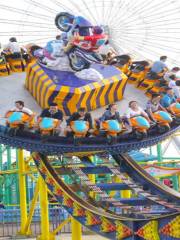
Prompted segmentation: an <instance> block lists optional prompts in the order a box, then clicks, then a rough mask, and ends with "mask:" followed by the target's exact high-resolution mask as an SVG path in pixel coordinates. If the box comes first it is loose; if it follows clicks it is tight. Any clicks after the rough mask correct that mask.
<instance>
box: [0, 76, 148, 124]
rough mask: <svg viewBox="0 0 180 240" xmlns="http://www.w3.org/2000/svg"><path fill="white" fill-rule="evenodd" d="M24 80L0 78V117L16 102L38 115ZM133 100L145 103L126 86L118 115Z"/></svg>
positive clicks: (140, 95) (95, 114) (97, 114)
mask: <svg viewBox="0 0 180 240" xmlns="http://www.w3.org/2000/svg"><path fill="white" fill-rule="evenodd" d="M25 78H26V75H25V73H13V74H12V75H10V76H7V77H0V86H1V87H0V116H3V115H4V113H5V112H6V110H7V109H10V108H12V107H13V106H14V101H16V100H23V101H24V102H25V104H26V106H27V107H29V108H30V109H32V110H33V111H35V112H36V113H40V111H41V108H40V107H39V105H38V104H37V103H36V101H35V100H34V98H33V97H32V96H31V94H30V93H29V92H28V91H27V90H26V89H25V87H24V83H25ZM134 99H136V100H137V101H138V102H139V103H140V104H141V105H142V106H144V104H145V102H146V101H145V97H144V93H143V92H142V91H140V90H138V89H136V88H134V86H133V85H129V84H128V85H127V87H126V90H125V95H124V99H123V100H122V101H120V102H118V106H119V111H120V114H122V113H124V112H125V111H126V109H127V107H128V102H129V101H131V100H134ZM104 109H105V108H100V109H97V110H95V111H93V112H92V116H93V117H96V118H97V117H98V116H100V115H101V114H102V111H104ZM1 121H2V120H1ZM1 121H0V122H1Z"/></svg>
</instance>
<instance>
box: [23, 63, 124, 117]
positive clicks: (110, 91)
mask: <svg viewBox="0 0 180 240" xmlns="http://www.w3.org/2000/svg"><path fill="white" fill-rule="evenodd" d="M91 67H92V68H94V69H95V70H96V71H98V72H99V73H100V74H101V75H102V76H103V79H102V80H98V81H94V80H87V79H82V78H78V77H77V76H76V75H75V74H74V73H73V72H66V71H59V70H51V69H49V68H46V67H44V66H40V65H39V64H38V63H37V62H33V63H30V64H29V65H28V68H27V77H26V88H27V89H28V91H29V92H30V93H31V94H32V96H33V97H34V98H35V100H36V101H37V102H38V104H39V105H40V106H41V107H42V108H47V107H48V106H49V104H50V103H51V102H55V103H57V104H58V107H59V109H61V110H62V111H63V112H64V113H65V114H66V115H70V114H72V113H73V112H75V111H76V110H77V109H78V108H79V107H85V108H86V109H87V111H91V110H94V109H96V108H99V107H103V106H105V105H108V104H110V103H113V102H116V101H119V100H121V99H122V98H123V94H124V90H125V87H126V83H127V77H126V75H125V74H123V73H122V72H121V71H120V70H119V69H117V68H115V67H113V66H104V65H100V64H93V65H92V66H91Z"/></svg>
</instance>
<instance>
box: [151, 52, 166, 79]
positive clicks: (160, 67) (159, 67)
mask: <svg viewBox="0 0 180 240" xmlns="http://www.w3.org/2000/svg"><path fill="white" fill-rule="evenodd" d="M166 60H167V56H161V57H160V60H159V61H155V62H154V63H153V65H152V67H151V74H152V75H154V76H155V77H157V76H158V74H159V73H164V72H166V71H168V67H167V65H166V64H165V62H166Z"/></svg>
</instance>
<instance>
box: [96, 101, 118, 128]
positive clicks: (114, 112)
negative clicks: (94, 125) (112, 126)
mask: <svg viewBox="0 0 180 240" xmlns="http://www.w3.org/2000/svg"><path fill="white" fill-rule="evenodd" d="M107 120H117V121H118V122H119V123H121V122H122V120H121V118H120V115H119V112H118V109H117V104H115V103H113V104H110V105H109V106H108V108H107V109H106V111H105V112H104V113H103V115H102V117H100V118H99V121H100V122H104V121H107Z"/></svg>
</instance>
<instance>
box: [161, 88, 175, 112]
mask: <svg viewBox="0 0 180 240" xmlns="http://www.w3.org/2000/svg"><path fill="white" fill-rule="evenodd" d="M175 102H177V99H176V97H175V95H174V91H173V89H172V88H169V87H168V88H167V89H166V94H165V95H164V96H163V97H162V99H161V101H160V103H161V105H162V106H163V107H164V108H166V109H167V110H169V111H170V112H171V113H172V114H174V112H173V110H172V108H171V104H173V103H175Z"/></svg>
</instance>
